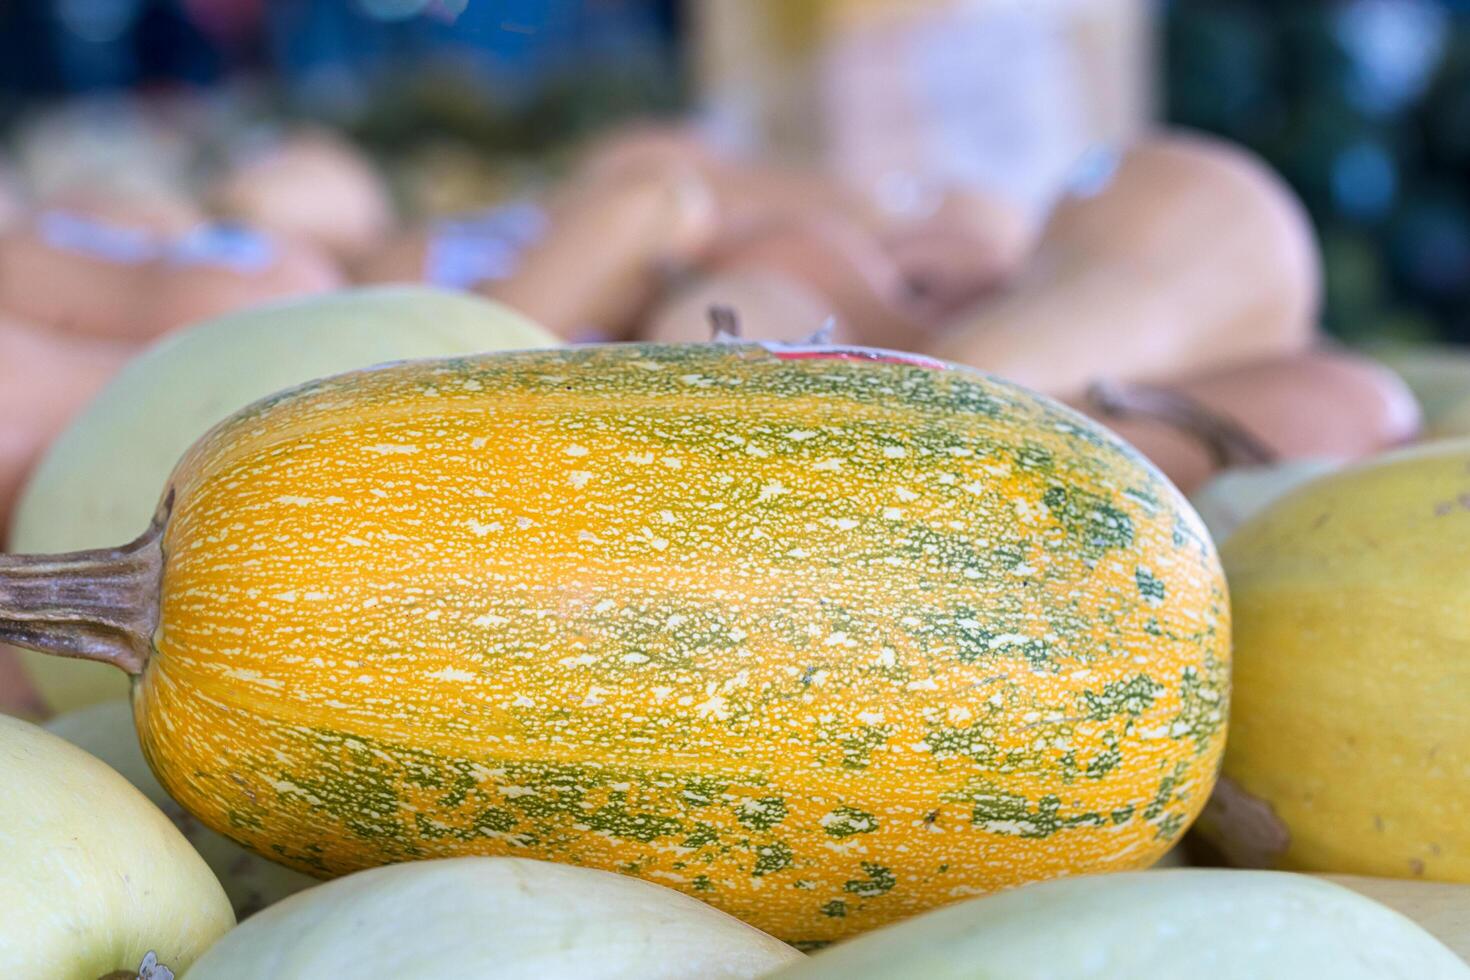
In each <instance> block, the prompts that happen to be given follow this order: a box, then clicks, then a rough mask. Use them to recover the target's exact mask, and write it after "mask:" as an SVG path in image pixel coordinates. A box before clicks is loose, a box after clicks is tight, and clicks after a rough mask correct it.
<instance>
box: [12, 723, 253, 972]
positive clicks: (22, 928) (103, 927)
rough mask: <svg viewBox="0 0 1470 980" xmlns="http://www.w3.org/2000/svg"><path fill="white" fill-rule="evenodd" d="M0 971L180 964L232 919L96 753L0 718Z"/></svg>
mask: <svg viewBox="0 0 1470 980" xmlns="http://www.w3.org/2000/svg"><path fill="white" fill-rule="evenodd" d="M0 779H3V781H4V791H3V792H0V970H3V972H4V973H5V975H6V976H12V977H27V978H29V977H35V978H38V980H39V978H45V980H97V978H98V977H101V976H104V975H106V974H109V973H111V972H113V971H114V970H136V969H137V968H138V964H139V963H140V962H141V961H142V960H143V957H144V956H145V955H146V954H147V953H148V952H150V951H153V952H156V953H157V954H158V959H159V962H161V963H163V964H165V965H166V966H169V967H171V968H173V969H175V970H180V969H182V968H184V967H187V966H188V965H189V964H190V963H192V962H193V961H194V959H195V958H197V957H198V956H199V954H200V953H202V952H203V951H204V950H205V949H206V948H207V947H208V946H209V945H210V944H211V943H213V942H214V941H215V940H216V939H218V938H219V937H220V936H221V935H223V934H224V933H225V931H226V930H228V929H229V928H230V927H231V926H232V925H234V923H235V918H234V916H233V915H232V914H231V912H230V903H229V900H228V899H226V898H225V893H224V891H223V889H221V888H220V885H219V882H218V881H216V880H215V879H214V875H212V874H211V873H210V871H209V867H208V866H207V865H206V864H205V863H204V861H203V859H202V858H200V857H199V855H197V854H195V853H194V851H193V850H192V849H191V848H190V847H189V843H188V841H186V840H184V838H183V836H182V835H181V834H180V833H179V832H178V830H177V829H176V828H175V827H174V825H173V824H171V823H170V822H169V820H168V818H167V817H165V816H164V815H163V814H162V813H161V812H160V811H159V809H158V808H157V807H156V806H154V805H153V804H152V803H150V802H148V800H147V799H145V798H144V797H143V794H141V793H139V792H138V791H137V790H136V789H134V788H133V787H132V786H131V785H129V784H128V782H127V780H125V779H124V778H123V777H122V776H120V775H118V774H117V773H115V772H113V771H112V770H111V769H109V768H108V767H107V766H105V765H103V764H102V763H101V762H100V761H98V760H97V759H95V758H93V757H92V756H90V755H88V754H87V753H85V752H83V751H82V750H81V749H79V748H76V747H75V746H73V745H70V744H68V743H67V742H65V741H63V740H62V739H60V738H58V737H56V736H55V735H52V734H50V733H48V732H45V731H43V730H42V729H40V728H37V727H36V726H34V725H30V724H27V723H26V722H23V721H19V720H18V719H15V718H7V717H5V716H3V715H0Z"/></svg>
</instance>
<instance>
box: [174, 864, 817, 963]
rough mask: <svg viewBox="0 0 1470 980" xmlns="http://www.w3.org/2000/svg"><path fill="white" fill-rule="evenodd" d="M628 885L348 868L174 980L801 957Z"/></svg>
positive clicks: (443, 867) (465, 869)
mask: <svg viewBox="0 0 1470 980" xmlns="http://www.w3.org/2000/svg"><path fill="white" fill-rule="evenodd" d="M801 958H802V956H801V954H800V953H798V952H797V951H796V950H794V949H792V948H791V947H789V946H787V945H785V944H784V943H781V942H779V941H777V940H776V939H773V938H771V937H770V936H768V935H766V934H765V933H763V932H759V931H757V930H756V929H752V928H751V927H750V926H747V925H745V924H744V923H742V922H740V921H739V920H737V919H734V918H732V917H730V916H728V915H726V914H725V913H723V912H720V911H718V910H717V909H714V908H711V907H710V906H708V905H705V904H704V903H702V902H700V901H697V900H695V899H693V898H690V897H688V896H686V895H684V894H681V893H680V892H676V891H674V890H673V889H670V888H664V887H662V886H660V885H655V884H652V883H650V882H646V881H641V880H639V879H637V878H631V877H626V876H623V875H617V874H611V873H609V872H606V871H594V870H592V869H590V868H576V867H570V866H567V865H560V864H551V863H548V862H544V861H529V860H525V859H523V858H487V857H463V858H449V859H446V860H439V861H416V862H412V863H409V864H395V865H389V866H387V867H380V868H372V869H370V870H367V871H359V872H358V873H356V874H352V875H348V876H347V877H345V878H338V879H336V880H335V881H331V882H328V883H326V884H324V885H318V886H317V887H316V888H313V889H311V890H310V891H306V892H302V893H300V894H299V895H293V896H292V897H290V898H288V899H286V900H285V901H283V902H281V903H280V904H278V905H273V906H271V907H270V908H268V909H266V910H265V911H264V912H261V913H260V914H259V915H256V916H254V917H253V918H251V919H249V920H247V921H246V922H244V923H243V924H242V925H240V926H239V927H238V928H237V929H235V930H234V931H233V932H231V933H230V934H229V935H228V936H226V937H225V938H224V939H222V940H221V941H220V942H219V943H218V944H217V945H215V947H214V948H213V949H211V950H210V951H209V952H208V953H207V954H205V956H204V958H203V959H201V960H200V961H199V962H198V963H197V964H196V965H195V966H194V968H193V969H192V970H190V971H189V973H188V974H187V976H186V977H185V978H184V980H259V978H263V977H268V978H270V980H318V978H324V977H351V978H353V980H374V978H382V980H419V978H423V980H429V978H434V980H438V978H441V977H474V978H476V980H495V978H511V977H515V978H522V977H525V978H531V977H534V978H537V980H562V978H565V980H614V978H627V980H682V978H686V977H687V978H689V980H743V978H748V977H759V976H763V975H765V974H766V973H768V972H770V971H771V970H774V969H776V968H778V967H780V966H783V965H785V964H787V963H790V962H793V961H796V960H800V959H801Z"/></svg>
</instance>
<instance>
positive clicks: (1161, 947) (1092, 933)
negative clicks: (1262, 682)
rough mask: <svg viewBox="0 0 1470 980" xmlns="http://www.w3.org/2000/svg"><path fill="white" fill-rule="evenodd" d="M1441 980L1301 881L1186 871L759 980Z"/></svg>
mask: <svg viewBox="0 0 1470 980" xmlns="http://www.w3.org/2000/svg"><path fill="white" fill-rule="evenodd" d="M891 977H923V978H924V980H989V978H996V980H1001V978H1004V980H1041V978H1043V977H1045V978H1057V980H1083V978H1093V980H1114V978H1116V980H1134V978H1137V977H1160V978H1165V977H1200V978H1209V980H1272V978H1281V980H1288V978H1291V980H1297V978H1302V977H1331V978H1333V980H1394V978H1404V980H1452V978H1465V977H1470V967H1467V966H1466V965H1465V964H1464V963H1463V962H1461V961H1460V960H1459V959H1458V958H1457V957H1456V956H1455V954H1454V953H1452V952H1450V951H1449V950H1448V949H1446V948H1445V946H1444V945H1443V944H1442V943H1440V942H1439V940H1437V939H1435V938H1434V937H1433V936H1431V935H1429V933H1427V932H1425V931H1424V930H1423V929H1421V928H1419V927H1418V926H1417V925H1415V924H1414V923H1413V922H1410V921H1409V920H1408V919H1406V918H1404V917H1403V916H1401V915H1399V914H1398V913H1397V912H1394V911H1393V910H1391V909H1389V908H1386V907H1385V906H1383V905H1380V904H1378V903H1377V902H1374V901H1371V900H1369V899H1367V898H1364V897H1363V896H1361V895H1358V894H1356V893H1354V892H1352V891H1349V890H1348V889H1346V888H1343V887H1341V886H1338V885H1334V884H1332V883H1331V882H1327V881H1322V880H1319V879H1317V878H1313V877H1310V876H1308V875H1294V874H1287V873H1284V872H1273V871H1227V870H1221V869H1205V868H1188V869H1179V870H1174V871H1157V872H1154V871H1145V872H1132V873H1128V874H1114V875H1100V876H1096V877H1086V878H1059V879H1054V880H1051V881H1046V882H1042V883H1040V884H1035V885H1028V886H1026V887H1024V888H1018V889H1015V890H1014V891H1008V892H1002V893H1000V894H998V895H992V896H989V897H986V898H981V899H973V900H970V901H967V902H962V903H960V904H958V905H952V906H949V907H948V908H943V909H939V910H938V911H935V912H930V913H928V914H926V915H921V916H919V917H918V918H915V919H910V920H908V921H907V922H903V923H900V924H899V925H896V926H889V927H888V928H886V929H879V930H877V931H875V932H870V933H867V934H866V935H863V936H860V937H858V938H857V939H854V940H851V941H849V942H846V943H842V944H840V945H838V946H835V947H833V948H831V949H829V950H825V951H823V952H821V953H818V954H817V955H815V956H813V957H811V958H810V959H808V960H807V961H806V962H804V963H801V964H797V965H795V966H792V967H788V968H787V969H785V970H781V971H779V972H778V973H775V974H772V976H771V977H770V980H778V978H779V980H870V978H871V980H879V978H882V980H888V978H891Z"/></svg>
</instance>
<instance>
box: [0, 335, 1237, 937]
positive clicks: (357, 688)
mask: <svg viewBox="0 0 1470 980" xmlns="http://www.w3.org/2000/svg"><path fill="white" fill-rule="evenodd" d="M83 583H85V586H86V587H85V588H78V587H77V586H79V585H81V584H83ZM0 639H5V640H9V641H11V642H20V643H22V644H26V645H29V646H31V647H33V648H38V649H44V650H50V651H53V652H59V653H65V654H71V655H78V656H88V657H91V658H93V659H99V660H108V661H111V662H113V663H116V664H118V665H119V666H121V667H123V668H125V669H127V670H128V671H130V672H131V673H133V674H134V675H135V682H134V689H133V704H134V710H135V715H136V719H137V723H138V729H139V733H140V735H141V737H142V741H143V745H144V749H145V752H146V755H147V757H148V759H149V761H150V762H151V764H152V765H153V767H154V769H155V770H156V772H157V773H158V776H159V778H160V781H161V782H162V783H163V784H164V786H165V787H166V788H168V790H169V791H170V793H171V794H172V795H173V796H174V797H175V798H177V799H178V800H179V801H180V802H181V803H182V804H183V805H184V806H185V807H186V808H188V809H189V810H191V811H192V812H193V813H194V814H196V815H197V816H198V817H200V818H201V819H202V820H203V821H204V822H205V823H207V824H208V825H210V826H211V827H214V828H215V829H218V830H220V831H221V832H223V833H225V834H228V835H230V836H232V837H234V838H236V839H238V840H240V841H242V842H244V843H246V844H248V845H249V846H250V847H251V848H252V849H254V850H256V851H258V852H260V853H262V854H265V855H268V856H271V857H274V858H276V859H277V860H280V861H282V862H284V863H287V864H289V865H291V866H294V867H296V868H299V869H303V870H306V871H310V872H313V873H316V874H320V875H336V874H341V873H343V872H347V871H351V870H354V869H357V868H362V867H366V866H370V865H376V864H382V863H386V862H393V861H401V860H406V859H414V858H428V857H435V856H443V855H454V854H466V853H480V854H512V855H519V856H526V857H537V858H543V859H550V860H555V861H560V862H564V863H570V864H579V865H584V866H589V867H596V868H603V869H610V870H616V871H622V872H625V873H630V874H636V875H639V876H642V877H646V878H649V879H651V880H653V881H656V882H659V883H660V884H665V885H672V886H675V887H677V888H680V889H682V890H684V891H686V892H688V893H690V894H693V895H695V896H697V897H699V898H702V899H705V900H706V901H708V902H710V903H711V904H714V905H715V906H717V907H719V908H722V909H724V910H726V911H728V912H731V913H733V914H735V915H737V916H738V917H740V918H742V919H744V920H745V921H747V922H749V923H751V924H752V925H755V926H757V927H758V928H762V929H764V930H766V931H769V932H772V933H773V934H775V935H777V936H779V937H781V938H784V939H787V940H790V941H800V942H818V941H826V940H832V939H838V938H841V937H843V936H847V935H851V934H853V933H856V932H859V931H862V930H864V929H868V928H871V927H873V926H877V925H880V924H883V923H886V922H890V921H893V920H896V919H899V918H903V917H905V916H908V915H912V914H914V913H916V912H919V911H922V910H924V909H927V908H930V907H933V906H936V905H942V904H945V903H947V902H951V901H954V900H955V899H956V898H958V897H961V896H964V895H969V894H973V893H979V892H985V891H989V890H992V889H996V888H1001V887H1005V886H1008V885H1013V884H1016V883H1019V882H1024V881H1029V880H1034V879H1039V878H1048V877H1052V876H1056V875H1063V874H1074V873H1082V872H1089V871H1105V870H1110V869H1122V868H1142V867H1147V866H1148V865H1149V864H1151V863H1152V862H1153V861H1154V860H1156V859H1157V858H1158V857H1159V856H1160V855H1162V854H1163V853H1164V852H1165V851H1166V850H1167V849H1168V848H1169V846H1170V845H1171V843H1172V842H1173V841H1174V840H1175V839H1176V838H1177V837H1178V836H1179V834H1180V833H1181V832H1182V831H1183V829H1184V828H1185V827H1186V826H1187V825H1188V824H1189V823H1190V821H1191V820H1192V819H1193V817H1194V815H1195V814H1196V812H1197V811H1198V809H1199V807H1200V806H1201V805H1202V804H1203V802H1204V799H1205V797H1206V796H1207V795H1208V793H1209V790H1210V787H1211V785H1212V783H1213V780H1214V775H1215V769H1216V766H1217V764H1218V760H1219V756H1220V752H1221V749H1222V746H1223V742H1224V719H1225V711H1226V701H1227V685H1228V681H1227V670H1228V662H1227V661H1228V655H1229V610H1228V607H1227V602H1226V595H1225V584H1224V581H1223V578H1222V577H1221V573H1220V568H1219V565H1218V562H1217V559H1216V556H1215V553H1214V549H1213V546H1212V545H1211V544H1210V542H1209V539H1208V537H1207V535H1206V534H1205V532H1204V529H1203V527H1202V526H1201V525H1200V523H1199V520H1198V518H1197V517H1196V516H1195V514H1194V513H1193V511H1192V510H1191V509H1190V508H1189V507H1188V505H1187V504H1185V502H1184V500H1183V498H1182V497H1181V496H1180V495H1179V493H1178V491H1176V490H1175V489H1174V488H1173V487H1171V486H1170V485H1169V484H1168V483H1167V482H1166V481H1165V480H1164V479H1163V478H1162V477H1161V476H1160V475H1159V474H1158V472H1157V471H1156V470H1154V469H1153V468H1152V467H1150V466H1148V465H1147V464H1146V463H1144V462H1143V461H1142V459H1141V458H1140V457H1139V456H1138V455H1137V454H1136V453H1135V452H1134V451H1133V450H1132V449H1130V448H1129V447H1128V446H1126V445H1125V444H1123V443H1122V442H1120V441H1118V440H1117V439H1116V438H1115V437H1113V436H1112V435H1110V434H1109V433H1108V432H1106V431H1105V430H1103V429H1101V428H1100V427H1097V426H1095V425H1094V424H1092V423H1090V422H1088V421H1087V420H1086V419H1084V418H1083V417H1081V416H1079V415H1076V414H1074V413H1072V412H1070V411H1068V410H1066V409H1064V408H1062V407H1061V406H1059V405H1057V404H1056V403H1054V402H1052V401H1050V400H1048V399H1045V398H1042V397H1039V396H1036V395H1033V394H1031V393H1029V392H1027V391H1025V390H1023V389H1020V388H1017V387H1014V386H1012V385H1009V384H1006V383H1004V382H1000V381H997V380H994V379H992V378H989V377H987V376H984V375H980V374H975V373H971V372H967V371H962V370H953V369H949V368H947V367H946V366H944V365H941V364H938V363H935V362H930V361H925V360H923V359H914V358H910V357H907V356H905V355H897V354H887V353H883V352H874V351H864V350H852V349H841V348H828V347H823V348H792V347H784V346H773V347H766V346H762V345H754V344H706V345H610V346H601V347H582V348H564V349H560V350H553V351H539V352H522V353H507V354H495V355H484V356H480V357H474V358H466V359H461V360H451V361H429V362H410V363H407V364H403V365H400V366H394V367H388V368H383V369H379V370H375V371H369V372H360V373H356V374H349V375H343V376H340V377H338V378H335V379H329V380H326V381H322V382H318V383H315V384H312V385H308V386H306V387H304V388H299V389H296V390H294V391H291V392H286V393H283V394H281V395H278V396H276V397H274V398H271V399H268V400H266V401H265V402H261V403H259V404H257V405H255V406H253V407H251V408H249V409H246V410H244V411H243V412H241V413H240V414H238V415H236V416H234V417H233V418H232V419H230V420H228V421H226V422H224V423H222V424H221V425H220V426H219V427H217V428H215V429H214V430H213V431H212V433H210V434H209V435H208V436H206V437H205V438H204V439H203V440H202V441H201V442H200V443H198V444H197V445H196V446H195V447H194V449H192V450H191V451H190V453H189V454H188V456H186V458H185V459H184V460H183V462H182V463H181V464H180V466H179V468H178V469H177V470H176V471H175V473H174V475H173V477H172V480H171V483H170V487H169V490H168V494H167V496H166V497H165V498H164V503H163V506H162V508H161V510H160V514H159V524H158V527H157V528H156V529H155V530H154V532H151V533H150V534H148V535H145V536H144V537H143V538H141V539H140V540H139V541H137V542H136V543H134V544H133V545H132V546H129V547H128V548H125V549H121V550H119V551H114V552H87V553H82V554H79V555H73V556H63V557H59V558H35V557H32V558H27V557H8V558H0Z"/></svg>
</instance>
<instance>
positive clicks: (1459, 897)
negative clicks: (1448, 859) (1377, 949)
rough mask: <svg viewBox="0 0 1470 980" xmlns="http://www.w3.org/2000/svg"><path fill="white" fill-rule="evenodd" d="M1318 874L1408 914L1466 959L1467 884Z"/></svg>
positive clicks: (1469, 932)
mask: <svg viewBox="0 0 1470 980" xmlns="http://www.w3.org/2000/svg"><path fill="white" fill-rule="evenodd" d="M1322 877H1324V878H1326V879H1327V880H1328V881H1333V882H1336V883H1337V884H1339V885H1342V886H1343V887H1344V888H1351V889H1352V890H1353V891H1355V892H1357V893H1359V894H1360V895H1367V896H1368V897H1369V898H1371V899H1373V900H1374V901H1375V902H1382V903H1383V904H1384V905H1387V906H1388V907H1389V908H1391V909H1393V910H1394V911H1395V912H1398V913H1400V914H1402V915H1405V916H1408V917H1409V918H1410V919H1413V920H1414V921H1415V922H1417V923H1419V925H1421V926H1423V927H1424V931H1426V932H1428V933H1430V934H1431V935H1433V936H1435V937H1436V938H1438V939H1439V941H1440V942H1442V943H1444V944H1445V945H1446V946H1448V947H1449V948H1450V949H1452V950H1454V951H1455V952H1456V953H1458V954H1459V955H1460V958H1461V959H1464V960H1467V961H1470V885H1452V884H1449V883H1447V882H1442V881H1413V880H1409V879H1405V878H1364V877H1360V876H1358V875H1323V876H1322Z"/></svg>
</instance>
